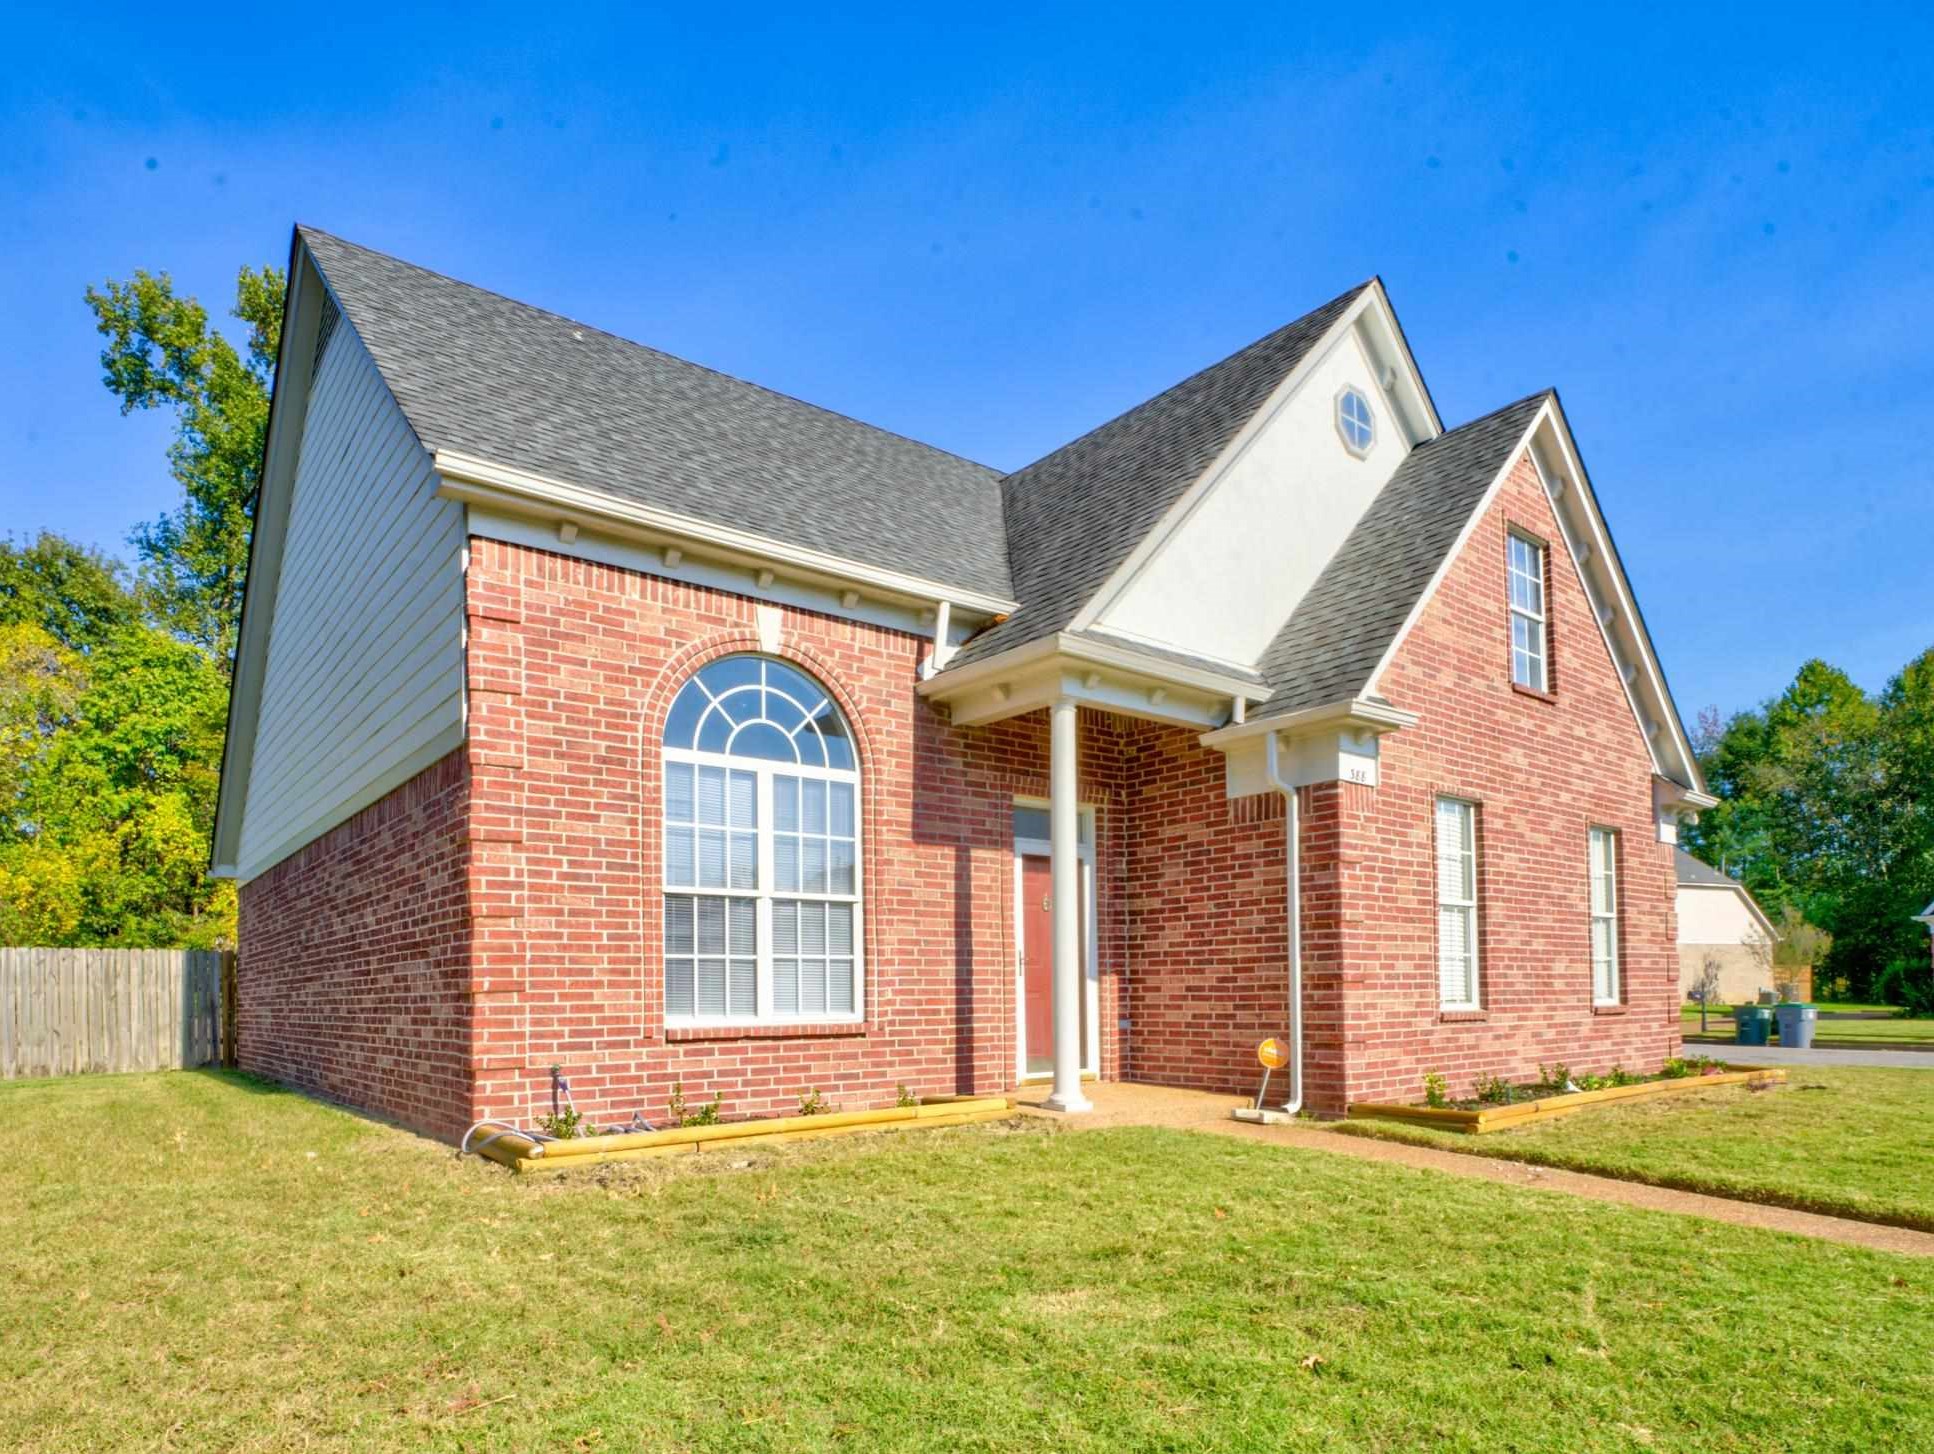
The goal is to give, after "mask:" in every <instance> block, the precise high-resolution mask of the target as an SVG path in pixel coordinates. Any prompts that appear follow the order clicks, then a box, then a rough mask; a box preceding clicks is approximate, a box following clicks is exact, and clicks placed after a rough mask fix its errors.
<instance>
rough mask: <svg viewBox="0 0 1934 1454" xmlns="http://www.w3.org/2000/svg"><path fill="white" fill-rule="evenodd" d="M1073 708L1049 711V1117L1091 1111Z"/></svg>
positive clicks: (1059, 705)
mask: <svg viewBox="0 0 1934 1454" xmlns="http://www.w3.org/2000/svg"><path fill="white" fill-rule="evenodd" d="M1077 748H1078V743H1077V740H1076V734H1075V704H1074V701H1073V699H1072V698H1069V697H1062V698H1060V699H1059V700H1058V701H1056V702H1055V704H1054V706H1053V707H1052V708H1050V709H1049V734H1048V801H1049V814H1048V847H1049V850H1050V856H1049V862H1050V864H1051V865H1052V869H1053V875H1054V1094H1053V1095H1051V1096H1049V1097H1048V1099H1047V1101H1046V1102H1045V1104H1046V1105H1047V1107H1048V1109H1049V1110H1052V1111H1091V1110H1093V1109H1094V1105H1093V1103H1092V1102H1090V1101H1089V1099H1088V1098H1087V1097H1086V1096H1084V1095H1083V1094H1082V1093H1081V980H1082V963H1081V849H1080V841H1081V803H1080V798H1079V797H1078V795H1077V790H1076V758H1077V755H1078V752H1077Z"/></svg>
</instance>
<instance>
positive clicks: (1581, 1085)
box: [1571, 1075, 1612, 1091]
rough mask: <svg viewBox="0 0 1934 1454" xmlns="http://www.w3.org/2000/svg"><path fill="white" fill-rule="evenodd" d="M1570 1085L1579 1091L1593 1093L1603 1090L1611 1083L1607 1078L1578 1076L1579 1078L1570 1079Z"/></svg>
mask: <svg viewBox="0 0 1934 1454" xmlns="http://www.w3.org/2000/svg"><path fill="white" fill-rule="evenodd" d="M1571 1083H1572V1084H1573V1085H1575V1086H1577V1087H1578V1089H1580V1090H1581V1091H1595V1090H1604V1089H1605V1087H1606V1086H1608V1085H1610V1084H1611V1083H1612V1082H1611V1080H1610V1078H1609V1077H1607V1076H1602V1075H1580V1076H1574V1077H1573V1078H1572V1082H1571Z"/></svg>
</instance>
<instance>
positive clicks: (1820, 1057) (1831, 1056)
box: [1686, 1043, 1934, 1070]
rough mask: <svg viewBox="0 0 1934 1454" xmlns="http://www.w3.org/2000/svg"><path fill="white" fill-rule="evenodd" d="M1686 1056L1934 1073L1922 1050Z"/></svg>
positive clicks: (1768, 1048)
mask: <svg viewBox="0 0 1934 1454" xmlns="http://www.w3.org/2000/svg"><path fill="white" fill-rule="evenodd" d="M1686 1053H1687V1054H1688V1055H1710V1056H1712V1057H1714V1058H1715V1059H1718V1060H1729V1061H1732V1062H1733V1063H1734V1064H1735V1065H1879V1066H1894V1067H1899V1068H1903V1069H1907V1070H1934V1053H1930V1052H1928V1051H1925V1050H1785V1049H1782V1048H1781V1047H1780V1046H1778V1045H1699V1044H1691V1043H1688V1044H1687V1045H1686Z"/></svg>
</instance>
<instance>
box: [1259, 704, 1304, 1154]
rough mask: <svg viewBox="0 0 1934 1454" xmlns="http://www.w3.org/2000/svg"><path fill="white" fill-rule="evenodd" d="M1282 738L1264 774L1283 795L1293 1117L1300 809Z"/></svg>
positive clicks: (1298, 1075) (1298, 1029) (1299, 975)
mask: <svg viewBox="0 0 1934 1454" xmlns="http://www.w3.org/2000/svg"><path fill="white" fill-rule="evenodd" d="M1281 740H1282V739H1281V738H1280V737H1278V736H1277V735H1276V734H1275V733H1274V732H1272V733H1270V734H1269V737H1268V739H1267V746H1266V749H1265V751H1266V754H1267V756H1266V759H1265V763H1264V769H1263V771H1264V774H1265V775H1266V776H1267V777H1268V779H1269V785H1270V786H1271V787H1273V788H1275V789H1276V791H1278V792H1279V793H1281V794H1282V795H1283V809H1284V811H1283V838H1284V845H1283V846H1284V855H1283V856H1284V858H1285V860H1286V861H1287V865H1288V866H1287V871H1286V873H1285V875H1284V877H1285V879H1286V882H1285V884H1284V899H1285V909H1286V911H1287V913H1288V915H1289V925H1288V928H1289V1099H1288V1100H1286V1101H1284V1102H1283V1104H1282V1109H1281V1112H1280V1114H1282V1115H1285V1116H1293V1115H1295V1114H1297V1112H1299V1111H1301V1110H1302V1109H1303V809H1302V804H1301V803H1299V802H1298V801H1297V798H1296V789H1295V787H1294V786H1293V785H1291V784H1290V783H1289V782H1288V781H1287V780H1286V779H1285V778H1284V777H1283V774H1282V767H1281V764H1280V763H1279V762H1278V760H1277V753H1278V751H1279V750H1280V749H1279V746H1278V744H1279V743H1280V742H1281Z"/></svg>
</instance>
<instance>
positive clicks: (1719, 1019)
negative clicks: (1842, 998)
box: [1679, 1009, 1934, 1064]
mask: <svg viewBox="0 0 1934 1454" xmlns="http://www.w3.org/2000/svg"><path fill="white" fill-rule="evenodd" d="M1706 1025H1707V1031H1708V1033H1709V1034H1714V1035H1724V1036H1726V1037H1728V1038H1729V1039H1730V1038H1731V1036H1732V1033H1733V1017H1732V1014H1731V1012H1730V1011H1722V1010H1716V1009H1715V1010H1711V1011H1708V1012H1707V1015H1706ZM1775 1029H1776V1030H1777V1026H1775ZM1679 1032H1680V1033H1681V1034H1682V1035H1696V1034H1698V1033H1699V1012H1698V1011H1697V1010H1696V1009H1695V1010H1686V1011H1683V1012H1681V1015H1680V1019H1679ZM1813 1038H1814V1039H1815V1040H1859V1041H1863V1042H1864V1041H1873V1042H1874V1048H1875V1049H1885V1048H1886V1045H1887V1044H1889V1043H1893V1044H1903V1043H1904V1044H1917V1045H1934V1020H1903V1019H1900V1018H1898V1017H1896V1018H1894V1019H1891V1020H1829V1019H1827V1018H1825V1017H1824V1016H1822V1017H1821V1018H1820V1019H1818V1020H1816V1021H1815V1022H1814V1025H1813ZM1775 1043H1777V1035H1776V1036H1775ZM1930 1063H1931V1064H1934V1062H1930Z"/></svg>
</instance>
